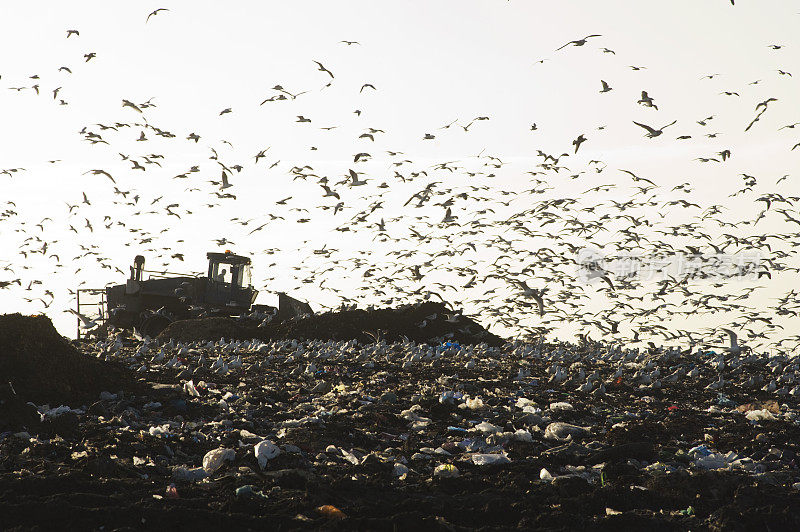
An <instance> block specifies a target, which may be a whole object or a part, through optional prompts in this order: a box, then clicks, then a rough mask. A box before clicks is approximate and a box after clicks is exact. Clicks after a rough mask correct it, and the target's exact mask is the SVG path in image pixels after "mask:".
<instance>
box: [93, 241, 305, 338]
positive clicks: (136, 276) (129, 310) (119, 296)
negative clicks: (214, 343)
mask: <svg viewBox="0 0 800 532" xmlns="http://www.w3.org/2000/svg"><path fill="white" fill-rule="evenodd" d="M206 257H207V258H208V271H207V274H206V275H205V276H202V275H200V276H198V275H191V274H172V273H168V272H153V271H147V270H145V269H144V265H145V258H144V257H143V256H142V255H137V256H136V257H135V258H134V261H133V266H131V267H130V278H128V279H127V280H126V281H125V284H119V285H113V286H107V287H105V289H100V290H93V291H92V292H95V293H99V294H100V295H101V302H100V307H101V310H100V313H101V315H102V316H103V318H104V320H105V324H107V325H110V326H114V327H120V328H126V329H132V328H135V329H137V330H138V331H139V332H140V333H141V334H144V335H147V336H151V337H155V336H156V335H158V333H160V332H161V331H163V330H164V329H165V328H166V327H167V326H168V325H169V324H170V323H172V322H173V321H176V320H182V319H189V318H198V317H206V316H228V317H239V318H246V317H248V316H249V317H255V318H257V319H261V318H263V317H265V316H274V317H275V318H277V319H288V318H292V317H297V316H301V315H304V314H313V311H312V310H311V307H310V306H309V305H308V303H305V302H302V301H299V300H297V299H294V298H292V297H289V296H288V295H286V294H284V293H281V292H279V293H278V307H277V308H275V307H271V306H268V305H254V302H255V300H256V296H257V295H258V290H256V289H255V288H253V286H252V284H251V280H250V273H251V260H250V258H249V257H245V256H242V255H236V254H234V253H231V252H230V251H229V250H228V251H225V252H224V253H220V252H209V253H207V254H206ZM145 277H146V278H145ZM79 296H80V294H79ZM80 307H81V302H80V297H79V299H78V312H79V313H80V311H81V309H80Z"/></svg>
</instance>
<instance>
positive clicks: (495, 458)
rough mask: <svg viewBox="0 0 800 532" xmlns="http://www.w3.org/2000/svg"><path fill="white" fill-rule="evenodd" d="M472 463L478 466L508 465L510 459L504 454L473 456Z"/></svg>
mask: <svg viewBox="0 0 800 532" xmlns="http://www.w3.org/2000/svg"><path fill="white" fill-rule="evenodd" d="M472 463H473V464H475V465H478V466H483V465H495V464H510V463H511V458H509V457H508V455H507V454H506V453H498V454H473V455H472Z"/></svg>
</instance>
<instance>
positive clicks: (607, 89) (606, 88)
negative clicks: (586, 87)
mask: <svg viewBox="0 0 800 532" xmlns="http://www.w3.org/2000/svg"><path fill="white" fill-rule="evenodd" d="M600 83H602V84H603V88H602V89H601V90H600V92H609V91H610V90H612V89H611V87H609V86H608V83H606V82H605V81H603V80H602V79H601V80H600Z"/></svg>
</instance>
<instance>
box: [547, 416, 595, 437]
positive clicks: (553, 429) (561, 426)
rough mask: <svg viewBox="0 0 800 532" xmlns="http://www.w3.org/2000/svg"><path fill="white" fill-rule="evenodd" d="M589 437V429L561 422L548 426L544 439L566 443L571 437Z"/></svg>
mask: <svg viewBox="0 0 800 532" xmlns="http://www.w3.org/2000/svg"><path fill="white" fill-rule="evenodd" d="M588 435H589V429H587V428H585V427H579V426H578V425H570V424H569V423H563V422H561V421H556V422H554V423H550V424H549V425H547V428H545V429H544V437H545V439H548V440H560V441H564V440H566V439H567V438H569V437H570V436H571V437H572V438H579V437H583V436H588Z"/></svg>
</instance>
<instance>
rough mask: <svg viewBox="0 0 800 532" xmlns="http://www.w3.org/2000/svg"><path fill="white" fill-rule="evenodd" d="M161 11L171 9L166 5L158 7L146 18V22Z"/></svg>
mask: <svg viewBox="0 0 800 532" xmlns="http://www.w3.org/2000/svg"><path fill="white" fill-rule="evenodd" d="M160 11H169V9H167V8H166V7H159V8H158V9H156V10H155V11H153V12H152V13H150V14H149V15H147V20H145V21H144V23H145V24H147V22H148V21H149V20H150V17H152V16H153V15H158V13H159V12H160Z"/></svg>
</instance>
